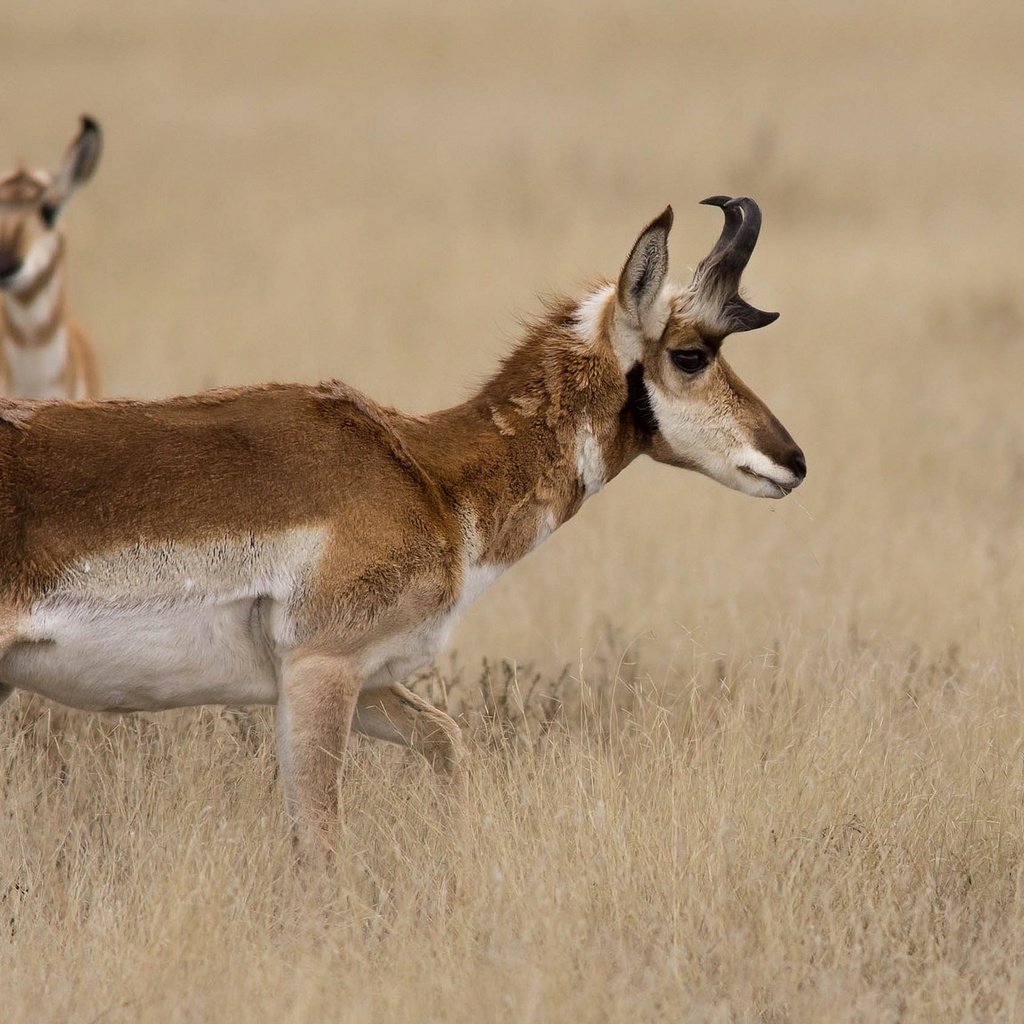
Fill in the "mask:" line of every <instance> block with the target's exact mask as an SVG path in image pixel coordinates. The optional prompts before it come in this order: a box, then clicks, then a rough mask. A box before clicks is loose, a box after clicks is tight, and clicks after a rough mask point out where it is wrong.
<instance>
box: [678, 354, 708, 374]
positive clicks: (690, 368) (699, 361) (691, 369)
mask: <svg viewBox="0 0 1024 1024" xmlns="http://www.w3.org/2000/svg"><path fill="white" fill-rule="evenodd" d="M669 356H670V357H671V359H672V365H673V366H674V367H676V369H678V370H682V371H683V373H698V372H699V371H700V370H703V369H704V367H705V366H707V365H708V355H707V353H706V352H705V351H704V350H703V349H700V348H674V349H672V351H671V352H669Z"/></svg>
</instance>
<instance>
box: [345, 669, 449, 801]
mask: <svg viewBox="0 0 1024 1024" xmlns="http://www.w3.org/2000/svg"><path fill="white" fill-rule="evenodd" d="M352 728H353V729H354V730H355V731H356V732H358V733H361V734H362V735H364V736H372V737H374V738H375V739H378V740H385V741H386V742H388V743H397V744H399V745H401V746H403V747H408V748H409V749H410V750H415V751H416V752H417V753H418V754H421V755H422V756H423V757H424V758H426V760H427V761H428V762H429V764H430V766H431V767H432V768H433V769H434V771H435V772H437V773H438V774H439V775H446V776H448V778H449V779H451V780H452V781H453V782H455V781H461V780H462V778H463V776H464V773H465V766H464V761H465V748H464V746H463V743H462V730H461V729H459V727H458V725H457V724H456V722H455V720H454V719H453V718H452V717H451V716H450V715H446V714H445V713H444V712H443V711H439V710H438V709H437V708H435V707H434V706H433V705H432V704H430V703H429V702H428V701H425V700H424V699H423V698H422V697H420V696H418V695H417V694H415V693H413V692H412V691H411V690H409V689H407V688H406V687H404V686H402V685H401V684H400V683H392V684H391V685H390V686H381V687H375V688H374V689H372V690H362V691H361V692H360V693H359V697H358V700H357V701H356V710H355V716H354V717H353V719H352Z"/></svg>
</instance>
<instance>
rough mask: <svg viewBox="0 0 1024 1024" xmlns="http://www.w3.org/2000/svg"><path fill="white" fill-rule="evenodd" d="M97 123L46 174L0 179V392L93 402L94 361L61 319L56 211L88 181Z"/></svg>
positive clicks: (97, 145)
mask: <svg viewBox="0 0 1024 1024" xmlns="http://www.w3.org/2000/svg"><path fill="white" fill-rule="evenodd" d="M102 145H103V143H102V136H101V134H100V127H99V125H98V124H97V123H96V122H95V121H94V120H92V118H90V117H83V118H82V128H81V131H80V132H79V133H78V136H77V137H76V138H75V139H74V141H72V143H71V145H70V146H69V147H68V151H67V153H66V154H65V156H64V159H63V161H62V162H61V165H60V167H59V168H58V169H57V171H56V173H54V174H53V175H51V174H49V173H48V172H47V171H41V170H36V171H30V170H26V169H25V168H24V167H19V168H17V170H14V171H12V172H11V173H10V174H8V175H7V176H6V177H4V178H0V293H2V296H0V393H2V394H4V395H9V396H17V397H19V398H74V399H79V398H95V397H97V395H98V394H99V379H98V374H97V370H96V357H95V355H94V354H93V351H92V347H91V346H90V344H89V341H88V339H87V338H86V336H85V333H84V332H83V331H82V328H81V327H79V325H78V324H77V323H75V321H74V320H72V319H71V318H70V317H69V316H68V311H67V298H66V295H65V288H64V235H63V233H62V232H61V229H60V218H61V213H62V212H63V210H64V207H65V205H66V204H67V201H68V200H69V199H70V198H71V195H72V193H73V192H74V191H75V189H76V188H77V187H78V186H79V185H81V184H82V183H83V182H86V181H88V180H89V178H90V177H91V176H92V173H93V171H94V170H95V169H96V164H97V163H98V162H99V158H100V150H101V149H102Z"/></svg>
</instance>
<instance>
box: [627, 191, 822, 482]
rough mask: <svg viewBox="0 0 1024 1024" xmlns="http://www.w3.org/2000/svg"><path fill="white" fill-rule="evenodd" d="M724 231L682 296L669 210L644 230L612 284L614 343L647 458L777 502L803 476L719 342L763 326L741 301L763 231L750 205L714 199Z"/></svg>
mask: <svg viewBox="0 0 1024 1024" xmlns="http://www.w3.org/2000/svg"><path fill="white" fill-rule="evenodd" d="M704 203H705V204H707V205H710V206H718V207H721V209H722V211H723V212H724V213H725V226H724V227H723V229H722V234H721V237H720V238H719V239H718V241H717V242H716V243H715V246H714V248H713V249H712V250H711V252H710V253H709V254H708V255H707V256H706V257H705V258H704V259H703V260H702V261H701V263H700V265H699V266H698V267H697V270H696V272H695V273H694V276H693V281H692V282H691V284H690V286H689V287H688V288H682V287H680V286H678V285H674V284H671V283H670V284H666V283H665V275H666V273H667V271H668V233H669V230H670V229H671V227H672V207H668V208H667V209H666V210H665V212H664V213H662V214H661V216H660V217H658V218H657V219H656V220H654V221H652V222H651V224H649V225H648V226H647V228H645V229H644V231H643V232H642V233H641V235H640V237H639V238H638V239H637V241H636V244H635V245H634V246H633V251H632V252H631V253H630V255H629V258H628V259H627V260H626V265H625V267H624V268H623V270H622V274H621V276H620V278H619V283H618V290H617V302H616V308H615V316H614V321H613V326H612V342H613V345H614V347H615V351H616V354H617V355H618V357H619V361H620V364H621V365H622V367H623V369H624V370H626V371H627V382H628V385H629V393H630V406H631V408H632V409H633V411H634V419H635V420H636V424H635V425H636V428H637V430H638V431H639V432H640V433H641V435H644V436H645V439H646V441H647V443H648V448H647V450H648V452H649V454H650V455H651V456H653V457H654V458H655V459H657V460H658V461H659V462H666V463H668V464H670V465H673V466H683V467H685V468H687V469H695V470H697V471H698V472H700V473H704V474H705V475H706V476H709V477H711V478H712V479H714V480H717V481H719V483H723V484H725V485H726V486H728V487H733V488H735V489H736V490H738V491H743V492H744V493H746V494H751V495H754V496H757V497H764V498H781V497H782V496H783V495H786V494H788V493H789V492H790V491H791V490H792V489H793V488H794V487H796V486H798V485H799V484H800V482H801V481H802V480H803V479H804V476H805V475H806V473H807V465H806V463H805V461H804V456H803V452H801V450H800V448H799V447H798V446H797V444H796V442H795V441H794V440H793V438H792V437H790V436H789V433H788V432H787V431H786V429H785V427H783V426H782V424H781V423H780V422H779V421H778V420H777V419H776V418H775V417H774V416H773V415H772V413H771V412H770V411H769V409H768V407H767V406H766V405H765V404H764V403H763V402H762V401H761V400H760V399H759V398H758V397H757V395H755V394H754V393H753V392H752V391H751V390H750V389H749V388H748V387H747V386H746V385H745V384H744V383H743V381H741V380H740V379H739V377H738V376H737V375H736V374H735V372H734V371H733V370H732V369H731V367H730V366H729V364H728V363H727V362H726V361H725V359H723V358H722V355H721V348H722V342H723V340H724V339H725V337H726V336H727V335H729V334H732V333H734V332H736V331H752V330H755V329H756V328H758V327H765V326H766V325H768V324H770V323H772V322H773V321H775V320H776V319H777V318H778V313H765V312H762V311H761V310H759V309H755V308H754V307H753V306H751V305H749V304H748V303H747V302H746V301H744V300H743V299H742V298H740V295H739V284H740V276H741V275H742V273H743V270H744V268H745V267H746V265H747V261H748V260H749V259H750V254H751V252H753V249H754V244H755V243H756V241H757V236H758V233H759V231H760V229H761V211H760V210H759V209H758V206H757V203H755V202H754V200H753V199H746V198H738V199H730V198H729V197H727V196H712V197H711V198H710V199H705V200H704Z"/></svg>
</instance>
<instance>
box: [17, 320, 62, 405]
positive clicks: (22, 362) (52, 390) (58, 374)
mask: <svg viewBox="0 0 1024 1024" xmlns="http://www.w3.org/2000/svg"><path fill="white" fill-rule="evenodd" d="M8 315H10V314H8ZM2 344H3V355H4V358H5V359H6V361H7V368H8V376H9V378H10V381H11V385H12V387H13V388H14V389H15V390H16V391H17V393H18V396H19V397H21V398H67V397H69V396H68V394H67V386H66V383H65V379H64V378H65V373H66V370H67V362H68V331H67V328H66V327H63V326H62V327H60V328H58V330H57V331H56V333H55V334H54V336H53V337H52V338H51V339H50V340H49V341H47V342H46V343H45V344H44V345H35V346H32V347H26V346H22V345H16V344H15V343H14V342H13V341H11V339H10V338H4V339H3V343H2ZM71 397H78V396H77V395H75V396H71Z"/></svg>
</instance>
